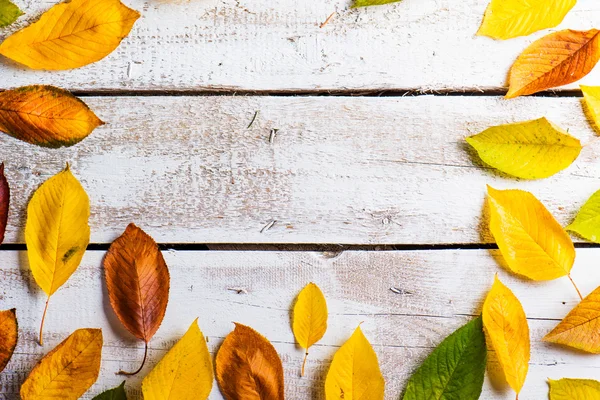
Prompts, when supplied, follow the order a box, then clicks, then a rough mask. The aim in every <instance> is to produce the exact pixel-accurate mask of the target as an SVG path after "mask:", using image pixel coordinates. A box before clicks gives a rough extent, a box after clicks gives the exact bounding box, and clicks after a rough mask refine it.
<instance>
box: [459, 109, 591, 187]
mask: <svg viewBox="0 0 600 400" xmlns="http://www.w3.org/2000/svg"><path fill="white" fill-rule="evenodd" d="M466 140H467V142H468V143H469V144H470V145H471V146H473V147H474V148H475V150H477V152H478V153H479V157H481V159H482V160H483V161H484V162H485V163H487V164H489V165H491V166H492V167H494V168H497V169H499V170H500V171H502V172H505V173H507V174H510V175H513V176H516V177H519V178H525V179H541V178H547V177H549V176H552V175H554V174H556V173H557V172H559V171H562V170H563V169H565V168H567V167H568V166H569V165H571V163H572V162H573V161H574V160H575V159H576V158H577V156H578V155H579V152H580V151H581V143H580V142H579V140H577V139H575V138H574V137H572V136H569V135H568V134H567V132H565V131H564V130H562V129H561V128H559V127H558V126H556V125H554V124H553V123H552V122H550V121H548V120H547V119H546V118H540V119H537V120H535V121H527V122H520V123H516V124H507V125H499V126H494V127H491V128H488V129H486V130H485V131H483V132H481V133H480V134H478V135H474V136H471V137H468V138H467V139H466Z"/></svg>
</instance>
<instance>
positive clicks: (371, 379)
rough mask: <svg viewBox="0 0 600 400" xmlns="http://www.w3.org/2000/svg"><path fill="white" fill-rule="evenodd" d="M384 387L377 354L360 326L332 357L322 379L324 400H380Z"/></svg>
mask: <svg viewBox="0 0 600 400" xmlns="http://www.w3.org/2000/svg"><path fill="white" fill-rule="evenodd" d="M384 387H385V381H384V380H383V376H382V375H381V371H380V369H379V362H378V361H377V354H375V351H374V350H373V347H371V344H370V343H369V341H368V340H367V338H366V337H365V335H364V334H363V333H362V330H361V329H360V326H359V327H358V328H356V330H355V331H354V333H353V334H352V336H351V337H350V339H348V340H347V341H346V343H344V345H343V346H342V347H341V348H340V349H339V350H338V351H337V352H336V353H335V355H334V356H333V361H332V362H331V366H330V367H329V372H328V373H327V378H326V379H325V397H326V399H327V400H356V399H360V400H382V399H383V394H384V393H383V392H384Z"/></svg>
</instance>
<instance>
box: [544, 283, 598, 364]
mask: <svg viewBox="0 0 600 400" xmlns="http://www.w3.org/2000/svg"><path fill="white" fill-rule="evenodd" d="M544 340H545V341H547V342H553V343H560V344H563V345H565V346H570V347H574V348H576V349H579V350H583V351H587V352H589V353H596V354H600V287H598V288H596V289H595V290H594V291H593V292H592V293H590V294H589V295H588V296H587V297H586V298H584V299H583V300H582V301H581V302H580V303H579V304H578V305H577V306H575V308H574V309H572V310H571V311H570V312H569V314H567V316H566V317H565V318H564V319H563V320H562V321H561V322H560V323H559V324H558V325H557V326H556V327H555V328H554V329H553V330H552V331H551V332H550V333H548V334H547V335H546V336H545V337H544Z"/></svg>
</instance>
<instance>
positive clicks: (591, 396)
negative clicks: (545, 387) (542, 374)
mask: <svg viewBox="0 0 600 400" xmlns="http://www.w3.org/2000/svg"><path fill="white" fill-rule="evenodd" d="M548 383H550V400H600V382H598V381H595V380H593V379H569V378H563V379H559V380H557V381H555V380H553V379H548Z"/></svg>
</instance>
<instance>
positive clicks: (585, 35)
mask: <svg viewBox="0 0 600 400" xmlns="http://www.w3.org/2000/svg"><path fill="white" fill-rule="evenodd" d="M599 33H600V32H599V31H598V30H596V29H592V30H589V31H573V30H570V29H569V30H564V31H559V32H555V33H551V34H549V35H547V36H544V37H543V38H541V39H539V40H537V41H535V42H533V43H532V44H531V45H530V46H529V47H528V48H526V49H525V51H524V52H523V53H521V55H520V56H519V57H518V58H517V61H515V63H514V64H513V66H512V68H511V69H510V74H509V86H510V88H509V90H508V93H507V94H506V98H508V99H511V98H514V97H518V96H524V95H528V94H533V93H536V92H539V91H542V90H546V89H551V88H554V87H557V86H562V85H567V84H569V83H572V82H575V81H578V80H580V79H581V78H583V77H584V76H586V75H587V74H588V73H589V72H590V71H591V70H592V69H593V68H594V66H595V65H596V63H597V62H598V59H600V35H599Z"/></svg>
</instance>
